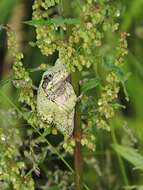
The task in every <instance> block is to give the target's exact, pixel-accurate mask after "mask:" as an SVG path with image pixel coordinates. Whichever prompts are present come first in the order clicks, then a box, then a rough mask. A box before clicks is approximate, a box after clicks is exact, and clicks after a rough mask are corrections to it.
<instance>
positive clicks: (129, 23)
mask: <svg viewBox="0 0 143 190" xmlns="http://www.w3.org/2000/svg"><path fill="white" fill-rule="evenodd" d="M115 1H117V4H118V6H119V9H120V17H119V23H120V31H126V32H128V33H130V37H129V38H128V44H129V54H128V56H127V58H126V60H125V69H126V72H129V73H131V74H130V76H129V78H128V82H127V91H128V94H129V99H130V100H129V101H126V100H125V99H124V95H123V93H122V92H121V93H120V102H121V103H122V104H123V105H125V106H126V108H125V109H123V110H122V111H121V112H120V113H118V114H117V115H116V117H115V118H114V119H113V121H112V123H111V125H112V128H113V130H112V132H111V134H109V133H107V132H105V131H99V133H98V134H97V151H96V152H95V155H94V156H95V158H96V160H92V159H91V167H88V168H85V169H86V174H85V180H86V181H87V183H88V184H89V186H90V187H91V189H97V190H100V189H101V190H104V189H105V190H116V189H117V190H120V189H122V186H125V185H137V186H139V185H143V176H142V174H141V172H140V171H136V170H132V168H133V165H132V164H130V163H129V162H128V161H126V160H124V159H123V160H122V158H121V157H120V155H119V154H116V153H115V151H113V149H112V147H111V144H112V143H115V142H116V141H117V142H118V143H123V144H127V143H128V142H132V141H133V143H134V145H133V146H134V148H138V150H139V153H140V154H142V155H143V0H130V1H128V0H115ZM32 3H33V1H32V0H0V24H7V23H8V24H9V25H10V26H11V27H12V28H13V29H14V30H15V32H16V34H17V38H18V43H19V44H20V47H21V49H22V51H23V52H24V54H25V58H24V66H25V67H26V68H35V67H36V66H38V65H39V63H42V62H46V61H47V58H45V57H43V56H42V55H41V53H40V51H39V50H38V49H37V48H31V47H30V46H29V45H28V42H29V41H32V40H33V39H34V38H35V33H34V29H33V28H32V27H29V26H27V25H25V24H24V23H23V21H25V20H30V19H31V15H32ZM113 39H114V36H113ZM50 60H52V57H49V58H48V61H50ZM11 66H12V60H10V59H9V57H8V56H7V40H6V35H5V32H4V31H1V32H0V80H1V81H0V86H1V88H3V89H5V91H6V92H7V94H9V96H10V97H11V99H12V100H13V101H14V102H15V103H17V100H16V98H17V94H16V92H15V90H14V88H13V87H12V85H11V83H10V78H11V77H12V76H11ZM32 77H33V78H34V80H35V84H38V77H39V76H38V77H37V75H36V73H34V74H33V76H32ZM1 88H0V90H1ZM2 105H4V106H3V107H7V106H8V105H7V103H5V102H4V100H3V99H2V98H1V99H0V109H2ZM89 158H90V155H89ZM85 162H87V160H85ZM142 164H143V163H142ZM93 166H94V170H93ZM85 167H86V166H85ZM95 181H96V182H95ZM95 183H96V185H95ZM137 188H138V189H139V188H140V190H141V188H142V189H143V187H141V186H140V187H137ZM137 188H136V187H133V188H132V189H137Z"/></svg>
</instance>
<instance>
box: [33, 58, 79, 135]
mask: <svg viewBox="0 0 143 190" xmlns="http://www.w3.org/2000/svg"><path fill="white" fill-rule="evenodd" d="M69 76H70V73H69V71H68V69H67V67H66V65H65V64H62V63H61V61H60V59H58V60H57V61H56V63H55V65H54V66H51V67H50V68H49V69H47V70H46V71H45V72H44V73H43V76H42V79H41V82H40V85H39V88H38V93H37V112H38V115H39V117H40V119H41V120H42V121H43V122H45V123H47V124H48V125H50V126H51V127H53V126H54V127H56V129H57V130H58V131H59V132H60V133H61V134H62V135H64V137H65V138H69V137H71V136H72V134H73V130H74V115H75V107H76V103H77V95H76V93H75V91H74V88H73V86H72V84H71V83H70V80H69Z"/></svg>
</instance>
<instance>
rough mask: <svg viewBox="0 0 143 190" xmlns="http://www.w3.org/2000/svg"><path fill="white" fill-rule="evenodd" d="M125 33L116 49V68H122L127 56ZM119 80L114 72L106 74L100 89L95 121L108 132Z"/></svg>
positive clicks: (122, 34) (118, 88) (113, 112)
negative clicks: (103, 85)
mask: <svg viewBox="0 0 143 190" xmlns="http://www.w3.org/2000/svg"><path fill="white" fill-rule="evenodd" d="M127 35H128V34H127V33H125V32H123V33H121V37H120V44H119V47H118V48H117V55H116V59H115V61H114V65H115V66H116V67H117V68H120V67H121V66H122V63H123V61H124V56H125V55H127V53H128V51H127V41H126V37H127ZM119 83H120V78H119V77H118V75H117V74H116V72H114V71H111V72H110V73H109V74H107V77H106V85H105V87H103V89H102V93H101V97H100V98H99V100H98V116H97V120H96V125H97V127H98V128H103V129H106V130H110V128H109V126H108V120H109V119H110V118H112V117H113V116H114V114H115V108H114V103H115V101H116V99H117V98H118V93H119V90H120V87H119Z"/></svg>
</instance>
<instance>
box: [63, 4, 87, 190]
mask: <svg viewBox="0 0 143 190" xmlns="http://www.w3.org/2000/svg"><path fill="white" fill-rule="evenodd" d="M70 3H71V1H69V0H62V6H63V14H64V16H65V17H66V18H67V17H71V16H72V15H71V14H72V11H71V5H70ZM67 32H68V34H67V37H68V36H69V35H70V33H71V27H70V26H68V30H67ZM79 76H80V73H79V72H78V71H77V72H75V73H72V74H71V83H72V86H73V88H74V90H75V93H76V95H77V96H79V95H80V89H79ZM74 138H75V141H76V145H75V151H74V167H75V186H76V190H81V189H82V153H81V143H80V139H81V115H80V109H79V103H77V105H76V109H75V118H74ZM85 188H87V187H85Z"/></svg>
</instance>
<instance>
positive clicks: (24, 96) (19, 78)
mask: <svg viewBox="0 0 143 190" xmlns="http://www.w3.org/2000/svg"><path fill="white" fill-rule="evenodd" d="M7 36H8V50H9V54H10V55H11V56H12V57H13V59H14V64H13V72H14V81H13V82H14V84H15V86H16V88H22V90H21V91H20V98H19V101H20V102H22V103H25V104H27V105H28V106H30V107H31V109H32V110H33V111H34V110H35V101H34V93H33V89H32V80H31V78H30V76H29V73H28V72H27V71H26V70H25V68H24V67H23V63H22V59H23V54H22V53H21V52H20V51H19V47H18V45H17V44H16V34H15V33H14V31H12V29H10V28H8V30H7ZM14 44H15V45H14Z"/></svg>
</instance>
